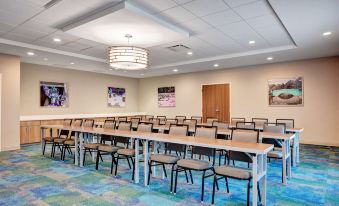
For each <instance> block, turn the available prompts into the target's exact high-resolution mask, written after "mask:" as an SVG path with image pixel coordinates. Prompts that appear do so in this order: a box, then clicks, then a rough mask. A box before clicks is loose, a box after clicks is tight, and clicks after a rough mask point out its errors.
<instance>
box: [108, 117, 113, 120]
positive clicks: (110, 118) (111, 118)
mask: <svg viewBox="0 0 339 206" xmlns="http://www.w3.org/2000/svg"><path fill="white" fill-rule="evenodd" d="M107 119H108V120H115V117H107Z"/></svg>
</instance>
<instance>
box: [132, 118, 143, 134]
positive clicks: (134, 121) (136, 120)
mask: <svg viewBox="0 0 339 206" xmlns="http://www.w3.org/2000/svg"><path fill="white" fill-rule="evenodd" d="M140 120H141V119H140V118H136V117H134V118H131V123H132V126H131V127H132V130H134V131H135V130H137V128H138V125H139V122H140Z"/></svg>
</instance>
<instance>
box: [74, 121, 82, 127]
mask: <svg viewBox="0 0 339 206" xmlns="http://www.w3.org/2000/svg"><path fill="white" fill-rule="evenodd" d="M82 121H83V120H82V119H75V120H74V121H73V126H75V127H80V126H81V125H82Z"/></svg>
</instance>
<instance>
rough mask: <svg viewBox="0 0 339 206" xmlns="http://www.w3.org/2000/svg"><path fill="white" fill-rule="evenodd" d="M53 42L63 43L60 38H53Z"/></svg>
mask: <svg viewBox="0 0 339 206" xmlns="http://www.w3.org/2000/svg"><path fill="white" fill-rule="evenodd" d="M53 41H54V42H61V39H60V38H53Z"/></svg>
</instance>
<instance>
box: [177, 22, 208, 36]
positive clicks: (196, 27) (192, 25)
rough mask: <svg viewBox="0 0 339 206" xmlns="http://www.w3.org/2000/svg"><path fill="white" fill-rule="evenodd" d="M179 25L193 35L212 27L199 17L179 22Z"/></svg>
mask: <svg viewBox="0 0 339 206" xmlns="http://www.w3.org/2000/svg"><path fill="white" fill-rule="evenodd" d="M180 26H181V27H184V28H186V29H188V30H190V31H191V32H193V35H196V34H199V33H201V32H204V31H206V30H208V29H212V27H211V25H209V24H207V23H206V22H204V21H203V20H201V19H194V20H192V21H187V22H183V23H181V24H180Z"/></svg>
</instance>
